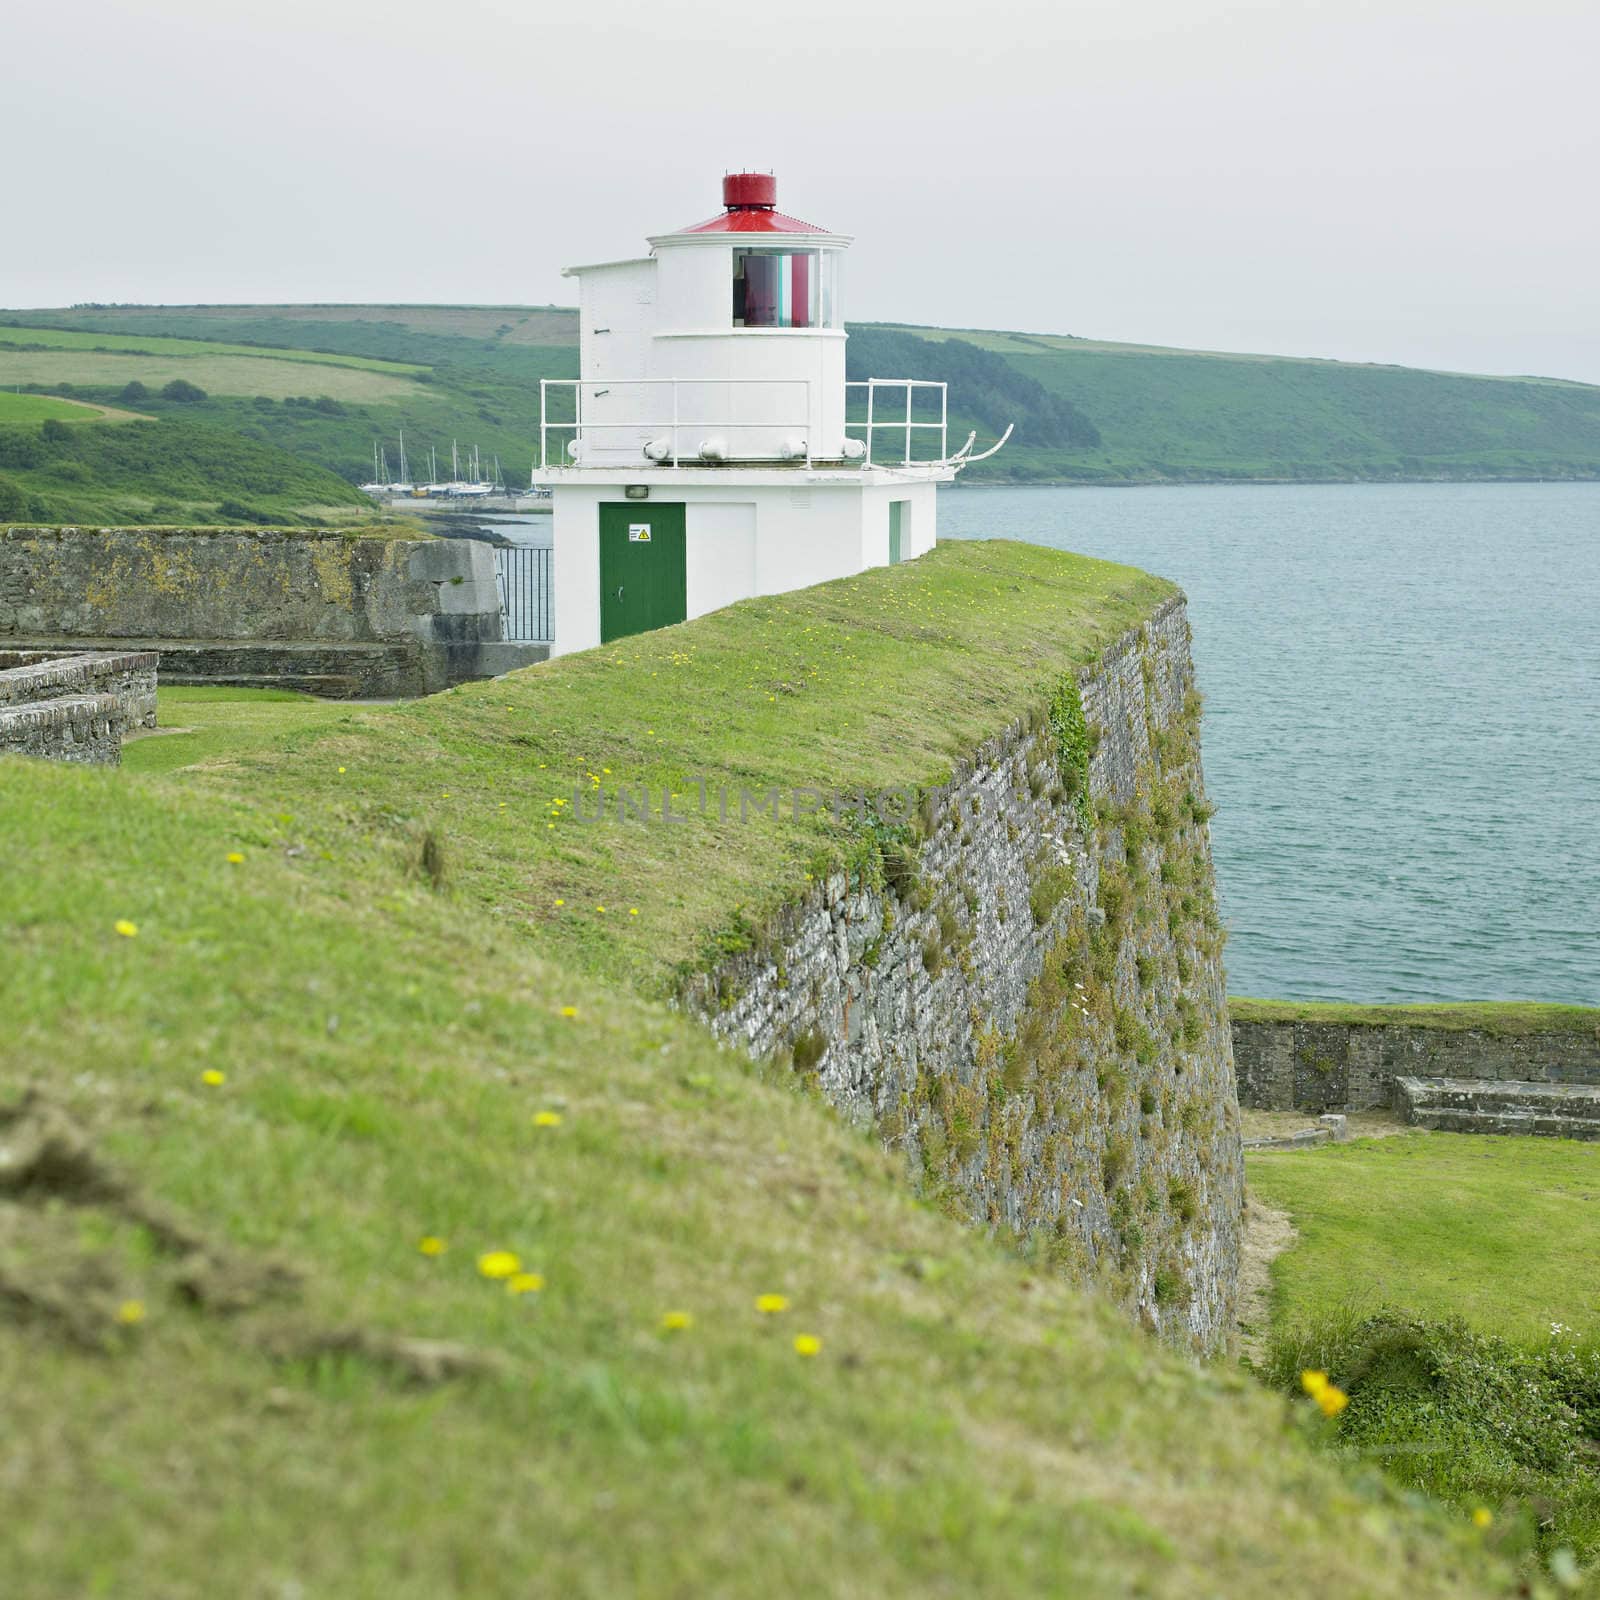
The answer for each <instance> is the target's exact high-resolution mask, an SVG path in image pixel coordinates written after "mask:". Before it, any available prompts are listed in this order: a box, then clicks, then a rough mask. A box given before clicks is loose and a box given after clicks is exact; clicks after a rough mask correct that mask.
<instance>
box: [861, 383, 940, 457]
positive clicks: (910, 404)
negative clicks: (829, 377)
mask: <svg viewBox="0 0 1600 1600" xmlns="http://www.w3.org/2000/svg"><path fill="white" fill-rule="evenodd" d="M852 389H865V390H866V391H867V420H866V421H865V422H850V421H846V423H845V434H846V436H847V437H848V436H849V431H850V429H851V428H853V427H855V428H864V429H865V430H866V435H867V437H866V445H867V454H866V463H865V464H866V465H867V466H869V467H870V466H874V465H879V466H881V465H883V463H881V462H877V463H875V462H874V461H873V459H872V448H873V443H874V440H873V435H874V434H875V433H877V432H878V431H879V430H880V429H884V428H888V429H891V430H903V431H904V433H905V456H904V459H903V460H902V461H901V462H900V463H899V464H900V465H901V466H905V467H909V466H913V465H915V463H914V462H913V460H912V457H911V436H912V434H913V433H915V432H916V431H917V430H918V429H919V428H937V429H938V430H939V454H938V457H937V459H938V460H939V461H943V460H944V459H945V458H946V456H948V455H949V453H950V394H949V390H948V388H947V387H946V385H944V384H942V383H928V382H925V381H923V380H922V379H920V378H866V379H863V380H861V381H859V382H855V383H847V384H846V385H845V386H844V392H845V408H846V416H847V417H848V415H849V403H850V401H849V396H850V391H851V390H852ZM895 389H904V390H905V392H906V401H905V406H906V414H905V416H904V417H903V418H902V417H890V416H884V415H881V414H877V415H875V411H876V406H877V399H878V394H879V391H880V390H890V391H892V390H895ZM918 389H937V390H938V391H939V420H938V421H937V422H917V421H915V420H914V419H913V410H914V408H915V405H916V398H917V397H916V391H917V390H918ZM884 398H885V399H887V398H888V395H887V394H885V396H884Z"/></svg>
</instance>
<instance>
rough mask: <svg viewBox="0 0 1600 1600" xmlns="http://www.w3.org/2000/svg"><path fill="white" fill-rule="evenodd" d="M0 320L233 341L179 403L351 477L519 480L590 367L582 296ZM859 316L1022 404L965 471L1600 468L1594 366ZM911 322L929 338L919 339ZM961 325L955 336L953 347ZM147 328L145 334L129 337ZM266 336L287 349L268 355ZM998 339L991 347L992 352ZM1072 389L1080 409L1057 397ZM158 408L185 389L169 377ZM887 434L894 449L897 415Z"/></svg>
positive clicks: (140, 342) (971, 392) (989, 395)
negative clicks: (362, 366)
mask: <svg viewBox="0 0 1600 1600" xmlns="http://www.w3.org/2000/svg"><path fill="white" fill-rule="evenodd" d="M0 321H3V323H4V325H3V326H0V383H13V382H45V383H56V384H57V387H58V388H59V381H61V380H64V381H66V382H67V383H69V384H73V385H79V384H81V385H83V386H85V392H84V394H83V396H82V397H84V398H90V399H99V400H107V401H110V402H112V403H115V397H116V395H117V392H118V387H117V386H118V384H119V382H121V381H126V376H133V375H135V370H136V368H139V364H140V363H141V362H143V363H146V364H148V363H152V362H157V361H161V362H165V363H166V365H164V366H157V365H150V366H149V369H148V370H149V371H150V373H151V375H152V376H155V375H157V374H158V373H165V372H166V371H168V369H169V367H171V366H172V363H173V362H174V361H179V360H180V359H181V360H186V361H189V362H191V363H196V365H193V366H191V367H189V368H188V369H186V370H188V371H190V373H191V374H193V373H196V372H199V371H200V370H201V366H200V365H198V364H200V363H210V362H215V361H217V360H219V359H222V358H223V357H222V352H224V351H227V352H232V353H231V355H229V356H228V359H229V360H230V361H231V362H232V363H233V364H232V365H230V366H228V367H227V368H226V370H225V371H224V372H222V373H221V374H220V375H218V376H213V377H212V381H211V383H210V384H209V385H208V384H206V383H204V382H201V383H200V387H202V388H206V389H207V390H208V395H207V398H206V400H204V401H203V402H198V403H193V404H192V406H191V409H190V410H188V411H187V413H186V414H188V415H190V416H193V417H196V418H198V419H201V420H205V421H206V422H208V423H209V424H211V425H213V426H221V427H228V428H231V429H234V430H236V431H239V432H243V433H245V434H246V435H247V436H251V437H255V438H258V439H261V440H263V441H266V442H270V443H274V444H277V445H279V446H280V447H282V448H285V449H289V450H291V451H293V452H295V453H296V454H299V455H302V456H304V457H306V458H307V459H310V460H315V461H317V462H319V463H320V464H321V465H324V466H326V467H329V468H330V469H332V470H334V471H337V472H339V473H340V474H341V475H343V476H345V477H347V478H349V479H351V480H352V481H361V480H362V479H364V478H365V476H366V475H367V473H368V472H369V471H370V462H371V458H372V441H373V439H374V438H375V437H380V438H383V439H384V440H386V441H387V442H388V444H389V447H390V459H391V464H394V442H395V440H396V438H397V436H398V432H399V429H400V428H401V427H402V426H403V427H404V428H405V430H406V437H407V441H408V443H409V445H410V448H411V454H412V461H413V464H415V463H417V462H419V461H421V460H422V458H423V452H424V451H425V450H426V448H427V446H428V445H429V444H433V445H436V446H437V447H439V448H440V449H441V450H448V448H449V444H450V441H451V439H452V438H456V439H459V440H460V441H461V443H462V444H463V445H464V446H465V445H468V444H471V443H476V444H478V445H479V447H480V449H481V450H482V451H483V453H484V455H485V458H486V459H487V458H488V457H489V456H490V455H494V454H498V455H499V457H500V459H501V462H502V465H503V467H504V468H505V473H506V478H507V481H508V482H513V483H516V482H522V481H525V478H526V473H527V470H528V467H529V465H530V463H531V461H532V457H533V453H534V451H535V449H536V446H537V440H536V438H535V434H536V429H537V418H538V381H539V379H540V378H542V377H570V376H572V375H573V374H574V373H575V372H576V370H577V348H576V346H577V320H576V314H575V313H573V312H571V311H567V310H561V309H558V308H554V307H544V308H534V307H525V306H524V307H503V306H483V307H468V306H232V307H230V306H173V307H126V308H117V309H106V308H102V309H99V310H94V309H87V310H77V311H68V310H60V311H33V312H9V311H8V312H0ZM50 328H57V329H64V330H68V331H76V332H77V334H78V335H80V336H82V337H87V338H88V339H89V340H90V342H91V343H93V344H96V345H98V344H102V343H103V344H105V345H106V348H105V349H103V350H85V349H84V348H83V347H82V346H81V345H78V346H75V347H74V348H72V349H70V350H69V349H66V348H57V349H53V350H51V351H43V352H41V351H27V350H23V349H18V348H15V347H16V346H22V345H26V344H28V343H30V342H44V341H47V340H50V339H53V338H54V337H55V335H53V334H51V333H49V332H48V331H47V330H48V329H50ZM855 331H856V332H857V333H859V334H860V335H861V336H862V337H861V339H860V340H858V343H857V349H858V351H859V352H860V353H861V354H862V355H863V356H865V355H869V354H870V353H871V346H872V343H873V341H874V340H876V341H877V342H878V343H880V344H882V345H883V346H884V362H883V363H879V362H876V361H873V362H871V363H870V364H871V365H872V367H873V371H874V373H875V374H876V375H877V376H883V377H908V376H909V377H928V378H940V377H943V378H947V379H948V380H949V381H950V383H951V405H952V408H953V409H952V415H951V429H952V438H953V440H954V441H955V442H957V443H959V441H960V440H961V439H963V438H964V437H965V435H966V432H967V430H968V429H969V428H973V429H976V430H977V432H978V433H979V435H980V438H982V439H984V440H988V439H992V438H993V437H994V436H995V435H996V434H997V433H998V432H999V431H1000V429H1001V428H1003V427H1004V426H1005V424H1006V422H1008V421H1015V422H1016V423H1017V433H1016V436H1015V437H1014V439H1013V440H1012V442H1011V443H1010V444H1009V445H1008V446H1007V447H1006V449H1005V450H1004V451H1003V452H1002V453H1001V454H1000V455H999V456H997V457H995V459H994V460H993V461H990V462H986V463H983V464H981V465H980V466H978V467H976V468H974V469H973V470H972V472H971V473H970V474H967V475H965V476H964V479H963V481H970V482H979V481H1018V482H1028V481H1034V482H1070V483H1160V482H1180V483H1181V482H1240V481H1243V482H1248V481H1278V480H1286V481H1350V480H1377V481H1390V480H1403V479H1434V478H1469V479H1484V478H1490V479H1492V478H1574V477H1576V478H1594V477H1597V476H1600V387H1595V386H1593V385H1585V384H1578V383H1569V382H1564V381H1561V380H1558V379H1543V378H1526V379H1524V378H1489V377H1476V376H1471V375H1463V374H1450V373H1435V372H1422V371H1415V370H1411V369H1407V368H1401V367H1387V366H1371V365H1363V364H1359V363H1346V362H1334V361H1320V360H1309V359H1307V360H1295V359H1289V358H1280V357H1272V356H1252V355H1232V354H1225V353H1218V352H1206V351H1188V350H1170V349H1164V348H1160V347H1153V346H1145V345H1125V344H1110V343H1106V342H1102V341H1096V340H1088V339H1074V338H1069V337H1066V336H1060V335H1047V334H1028V333H1003V332H992V331H984V330H972V329H939V328H903V329H902V328H896V327H891V326H888V325H861V326H859V327H858V328H857V329H856V330H855ZM908 335H909V336H912V337H913V338H914V339H915V340H916V341H918V343H917V344H916V345H914V346H906V345H905V344H904V343H903V341H904V339H905V337H906V336H908ZM178 340H185V341H195V340H198V341H207V342H209V343H210V344H211V346H212V347H213V348H214V350H215V351H216V352H218V353H217V354H208V353H206V346H205V345H200V346H199V347H195V346H189V345H185V346H182V347H181V348H180V347H179V346H178V345H177V342H176V341H178ZM952 340H954V341H957V342H958V343H959V344H960V345H961V346H963V347H964V348H963V349H961V350H959V351H952V350H945V351H941V346H946V345H948V343H949V341H952ZM146 345H149V346H150V347H151V348H150V354H149V355H148V356H140V355H138V354H137V353H136V352H135V351H134V349H133V347H134V346H140V347H144V346H146ZM8 346H9V347H11V348H8ZM113 346H115V348H113ZM265 347H271V349H270V355H269V353H268V351H267V349H266V348H265ZM241 351H243V352H245V354H243V355H241V354H239V352H241ZM252 351H254V352H255V357H256V358H257V359H252V357H251V356H250V354H249V352H252ZM290 351H297V352H299V355H300V356H301V358H303V359H305V360H306V361H308V362H309V364H308V365H306V366H305V367H304V369H303V375H302V374H293V373H286V372H285V370H284V367H285V362H284V361H283V360H282V359H281V358H282V357H284V355H285V353H286V352H290ZM263 356H267V358H268V360H269V361H271V362H275V363H276V364H275V365H263V364H262V362H261V360H260V359H259V358H260V357H263ZM891 357H892V359H891ZM336 358H343V359H344V360H346V361H350V360H364V361H367V362H369V363H373V364H375V365H377V366H380V367H381V371H369V372H367V373H365V374H364V378H363V381H367V382H369V383H382V384H383V385H385V386H386V387H385V388H384V389H383V391H382V392H381V393H380V392H378V391H377V390H371V391H363V393H361V394H360V395H357V394H355V393H353V392H349V393H347V392H346V390H345V389H343V388H341V385H342V384H347V383H349V382H352V381H355V377H354V376H353V375H351V374H349V373H346V374H344V375H340V374H339V373H337V372H334V371H332V370H331V364H332V363H333V362H334V361H335V359H336ZM985 360H988V361H990V362H993V363H998V365H997V366H990V367H988V368H985V366H984V362H985ZM84 362H90V363H91V365H89V366H84V365H82V363H84ZM19 363H22V364H25V366H26V371H27V372H28V373H29V374H31V376H30V377H28V378H22V377H19V376H9V375H8V374H12V373H13V372H15V373H21V372H22V371H23V370H24V365H19ZM418 368H421V369H423V370H417V369H418ZM891 368H892V369H893V370H890V369H891ZM913 369H914V370H913ZM140 370H143V369H142V368H141V369H140ZM173 370H176V369H175V368H174V369H173ZM205 370H206V372H207V373H214V372H216V371H217V369H215V368H213V367H210V366H207V367H206V368H205ZM162 381H165V379H164V378H163V380H162ZM196 381H199V380H198V379H197V380H196ZM150 387H151V388H153V389H154V388H155V387H156V385H154V384H150ZM341 396H342V398H341ZM319 399H320V400H322V401H325V402H326V404H325V405H322V408H321V409H318V406H317V404H307V403H306V402H307V401H311V402H318V401H319ZM1063 407H1065V408H1066V411H1067V412H1068V413H1070V415H1069V416H1067V417H1064V416H1063V415H1061V414H1060V413H1061V412H1062V408H1063ZM152 408H153V409H156V410H157V411H159V412H163V413H165V412H166V411H168V410H173V409H176V408H175V407H170V406H168V405H167V403H166V402H162V401H159V399H158V400H157V401H155V402H153V404H152ZM922 437H923V438H925V439H926V438H931V437H932V436H931V435H924V436H922ZM878 441H879V444H880V445H881V446H882V447H883V448H884V450H886V451H889V450H892V449H893V445H894V436H893V435H892V434H891V433H883V434H880V435H879V436H878Z"/></svg>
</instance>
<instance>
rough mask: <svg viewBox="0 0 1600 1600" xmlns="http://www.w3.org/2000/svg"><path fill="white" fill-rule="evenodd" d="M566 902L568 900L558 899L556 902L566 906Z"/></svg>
mask: <svg viewBox="0 0 1600 1600" xmlns="http://www.w3.org/2000/svg"><path fill="white" fill-rule="evenodd" d="M566 903H567V902H566V901H565V900H557V901H556V904H557V905H558V906H564V905H565V904H566Z"/></svg>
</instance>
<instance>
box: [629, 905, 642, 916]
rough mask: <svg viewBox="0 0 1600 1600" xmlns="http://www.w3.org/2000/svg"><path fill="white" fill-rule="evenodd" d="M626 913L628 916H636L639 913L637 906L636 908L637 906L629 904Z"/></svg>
mask: <svg viewBox="0 0 1600 1600" xmlns="http://www.w3.org/2000/svg"><path fill="white" fill-rule="evenodd" d="M628 915H629V916H630V917H636V916H638V915H639V908H638V906H629V907H628Z"/></svg>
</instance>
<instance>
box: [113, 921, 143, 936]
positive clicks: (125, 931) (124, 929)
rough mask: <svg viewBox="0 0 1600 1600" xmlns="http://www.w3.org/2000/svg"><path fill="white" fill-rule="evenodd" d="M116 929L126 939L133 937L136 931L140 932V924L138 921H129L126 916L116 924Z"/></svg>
mask: <svg viewBox="0 0 1600 1600" xmlns="http://www.w3.org/2000/svg"><path fill="white" fill-rule="evenodd" d="M116 929H117V932H118V933H120V934H121V935H122V937H123V938H124V939H131V938H133V936H134V935H135V934H136V933H138V931H139V924H138V923H137V922H129V921H128V919H127V918H126V917H124V918H123V919H122V920H121V921H120V922H119V923H117V924H116Z"/></svg>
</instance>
